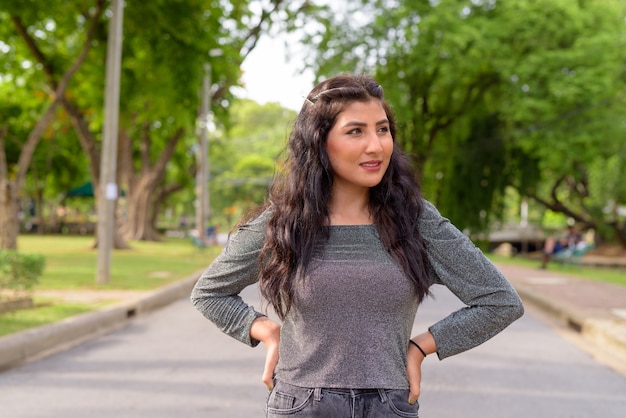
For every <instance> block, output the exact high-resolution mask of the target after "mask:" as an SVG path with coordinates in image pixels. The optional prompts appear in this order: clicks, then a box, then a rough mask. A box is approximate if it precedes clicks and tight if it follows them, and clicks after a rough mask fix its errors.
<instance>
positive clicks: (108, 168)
mask: <svg viewBox="0 0 626 418" xmlns="http://www.w3.org/2000/svg"><path fill="white" fill-rule="evenodd" d="M111 10H112V12H113V14H112V16H111V21H110V24H109V39H108V45H107V48H108V49H107V62H106V87H105V101H104V129H103V138H102V155H101V157H100V184H99V190H98V191H94V192H97V193H99V195H98V198H99V201H98V230H97V239H98V265H97V271H96V283H100V284H104V283H108V282H109V276H110V270H111V248H112V247H113V230H114V228H115V222H114V220H115V213H114V211H115V201H116V200H117V183H116V179H115V177H116V172H117V125H118V119H119V102H120V68H121V62H122V20H123V19H122V18H123V13H124V0H112V2H111Z"/></svg>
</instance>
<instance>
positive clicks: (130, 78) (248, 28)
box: [2, 0, 310, 248]
mask: <svg viewBox="0 0 626 418" xmlns="http://www.w3.org/2000/svg"><path fill="white" fill-rule="evenodd" d="M104 6H105V2H104V0H91V1H90V0H80V1H77V2H73V3H72V4H71V5H68V4H66V3H65V2H59V1H52V2H47V3H46V4H45V7H44V5H42V4H41V3H38V2H26V3H25V2H17V1H11V2H9V4H8V6H7V7H6V11H5V12H4V13H3V15H2V16H3V17H4V18H5V19H8V17H9V16H10V19H11V22H12V26H11V27H12V29H13V30H12V31H7V33H8V34H10V36H11V39H12V41H15V42H11V47H10V48H11V49H12V50H13V49H15V50H16V51H17V50H19V53H20V54H21V56H24V57H26V56H27V55H29V56H28V59H29V60H30V61H31V62H34V63H36V65H33V67H32V72H33V74H35V76H37V77H39V80H40V82H41V81H43V82H44V83H45V84H44V85H45V88H49V89H54V88H55V87H56V86H58V85H60V84H59V80H61V79H62V73H61V72H60V70H61V69H62V68H63V67H64V66H65V65H68V64H67V63H68V62H69V60H70V59H71V57H72V56H73V55H72V54H75V53H76V51H77V50H79V49H80V46H81V45H82V44H81V41H82V39H86V37H81V34H84V33H85V32H86V31H87V27H88V25H87V24H86V22H88V21H93V22H94V25H93V37H92V38H91V39H92V41H90V42H89V43H88V44H86V45H89V46H91V47H92V49H93V50H94V52H93V53H92V54H90V56H89V60H87V61H86V62H85V64H84V65H83V67H82V69H81V71H80V72H79V73H77V74H76V75H75V77H74V80H73V83H72V84H71V85H70V86H69V88H68V92H67V93H66V94H64V95H59V96H58V100H59V101H58V103H57V104H56V105H55V106H58V105H59V104H60V105H62V107H63V109H64V111H65V112H66V114H67V115H68V117H69V118H70V120H71V123H72V125H73V127H74V130H75V132H76V135H77V137H78V139H79V142H80V144H81V147H82V149H83V153H84V156H85V157H86V159H87V161H88V163H89V164H88V165H89V168H90V175H91V178H92V183H93V186H94V188H95V189H97V187H98V184H99V162H100V158H99V152H100V151H99V146H100V137H101V128H102V116H101V115H102V103H103V87H102V86H103V80H104V74H103V70H104V68H103V67H104V66H103V62H104V57H105V51H106V39H107V37H106V26H107V25H106V19H99V20H98V19H92V20H88V19H87V18H88V17H93V16H95V12H94V10H102V8H103V7H104ZM309 8H310V6H309V5H308V3H307V2H306V1H302V2H289V3H288V2H284V1H282V0H272V1H269V2H264V1H263V2H261V1H247V0H237V1H235V0H233V1H229V2H220V3H219V4H216V3H214V2H212V1H208V0H186V1H181V2H149V3H145V2H144V3H141V4H139V3H136V2H131V3H127V5H126V12H125V19H124V21H125V40H124V57H125V59H124V62H123V79H122V109H121V114H120V135H119V137H120V141H121V144H120V147H118V148H119V149H121V150H125V152H126V154H124V155H123V156H122V157H123V158H124V161H122V163H121V164H119V165H118V166H119V167H121V170H120V182H121V183H122V187H125V188H126V190H127V215H128V217H127V218H126V224H125V225H124V228H123V232H124V236H125V237H126V238H127V239H128V238H132V239H155V238H156V237H157V235H156V233H155V229H154V222H155V219H156V217H157V214H158V212H157V210H158V207H159V204H160V202H162V201H163V200H164V199H166V198H167V196H168V194H171V193H173V192H174V191H177V190H180V189H181V188H183V187H186V186H188V185H189V184H190V178H189V177H184V176H178V177H177V179H176V180H177V181H179V182H175V183H172V184H170V183H168V180H167V178H168V173H172V172H173V173H176V174H181V173H187V174H191V175H193V173H190V172H188V171H185V170H178V169H176V168H171V167H169V166H170V162H171V161H172V159H175V160H176V161H177V162H178V163H182V164H184V165H185V166H186V167H191V168H193V167H194V163H193V161H191V162H190V161H189V160H190V159H192V156H191V155H190V154H189V153H188V150H189V149H190V148H191V146H192V144H193V142H194V141H195V135H194V134H195V133H194V130H195V125H196V117H197V112H196V109H198V107H199V106H198V86H200V84H201V83H200V80H201V77H202V68H203V66H204V64H205V63H206V62H207V61H208V60H212V61H211V63H212V69H213V79H214V80H215V83H214V91H213V96H214V99H215V100H214V106H213V111H214V113H215V114H216V115H217V116H218V118H219V119H220V120H222V121H223V120H224V117H225V115H226V113H227V109H228V106H229V103H230V100H231V94H230V88H231V87H232V86H235V85H237V83H238V82H239V77H240V68H239V67H240V64H241V62H242V60H243V59H244V58H245V56H246V55H247V54H248V53H249V52H250V51H251V50H252V49H253V48H254V47H255V45H256V42H257V40H258V38H259V36H261V34H263V33H265V32H266V31H267V30H268V29H269V28H270V26H271V24H272V22H273V21H275V20H283V21H285V22H288V21H291V20H293V19H296V18H299V16H300V15H301V14H302V13H304V11H307V10H308V9H309ZM60 10H62V13H60V12H59V11H60ZM147 20H149V21H150V22H151V24H150V25H146V24H145V22H146V21H147ZM17 38H21V41H20V42H18V39H17ZM215 48H220V49H221V51H222V56H221V57H220V58H219V59H215V58H211V57H210V55H209V54H208V53H209V51H210V50H211V49H215ZM13 64H14V67H15V72H17V65H15V63H13ZM39 85H41V84H39ZM21 88H27V89H33V88H34V85H33V84H24V85H23V86H21ZM181 144H183V146H181ZM174 155H177V157H176V158H174ZM191 178H193V177H191ZM181 180H182V182H180V181H181ZM96 203H97V202H96ZM153 209H157V210H153ZM123 246H125V242H124V240H123V239H122V235H120V234H116V247H118V248H119V247H123Z"/></svg>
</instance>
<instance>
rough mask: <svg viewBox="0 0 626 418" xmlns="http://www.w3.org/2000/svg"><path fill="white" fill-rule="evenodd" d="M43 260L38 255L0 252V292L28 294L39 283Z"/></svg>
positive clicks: (8, 251) (10, 251)
mask: <svg viewBox="0 0 626 418" xmlns="http://www.w3.org/2000/svg"><path fill="white" fill-rule="evenodd" d="M44 266H45V258H44V257H43V256H42V255H40V254H20V253H18V252H17V251H13V250H0V290H10V291H13V292H15V293H22V292H28V291H29V290H31V289H32V288H33V287H35V285H37V284H38V283H39V277H40V276H41V275H42V274H43V269H44Z"/></svg>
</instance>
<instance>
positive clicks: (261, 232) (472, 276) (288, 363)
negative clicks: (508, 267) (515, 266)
mask: <svg viewBox="0 0 626 418" xmlns="http://www.w3.org/2000/svg"><path fill="white" fill-rule="evenodd" d="M267 219H268V213H267V212H266V213H264V214H262V215H261V216H260V217H258V218H257V219H255V220H253V221H251V222H250V223H248V224H246V225H244V226H242V227H240V228H239V230H238V232H237V233H236V234H235V235H234V236H232V237H231V239H230V240H229V242H228V244H227V246H226V247H225V248H224V250H223V251H222V253H221V254H220V255H219V256H218V257H217V258H216V259H215V261H214V262H213V263H212V264H211V265H210V266H209V267H208V268H207V270H206V271H205V272H204V273H203V274H202V275H201V277H200V279H199V280H198V282H197V284H196V286H195V288H194V290H193V292H192V295H191V298H192V301H193V303H194V305H195V306H196V307H197V308H198V309H199V310H200V311H201V312H202V313H203V314H204V315H205V316H206V317H207V318H209V319H210V320H211V321H213V322H214V323H215V324H216V325H217V326H218V327H219V328H220V329H221V330H222V331H223V332H225V333H226V334H228V335H230V336H232V337H234V338H236V339H237V340H239V341H242V342H244V343H246V344H248V345H251V346H255V345H257V344H258V341H255V340H252V339H251V337H250V326H251V324H252V321H254V319H255V318H256V317H258V316H260V315H262V314H261V313H259V312H256V311H255V310H254V309H253V308H252V307H250V306H248V305H247V304H246V303H245V302H244V301H243V300H242V299H241V298H240V297H239V293H240V292H241V290H243V289H244V288H245V287H247V286H249V285H251V284H254V283H255V282H256V281H257V280H258V273H259V259H258V256H259V253H260V250H261V247H262V246H263V243H264V240H265V232H266V230H265V227H266V222H267ZM420 232H421V233H422V235H423V236H424V239H425V240H426V246H427V254H428V258H429V261H430V264H431V269H430V275H431V279H432V282H433V283H439V284H442V285H445V286H447V287H448V288H449V289H450V290H451V291H452V292H453V293H454V294H455V295H456V296H457V297H459V299H460V300H461V301H463V302H464V303H465V304H466V305H467V307H465V308H462V309H461V310H459V311H457V312H453V313H451V314H450V315H449V316H447V317H446V318H444V319H443V320H441V321H439V322H437V323H435V324H433V325H432V326H431V327H430V328H429V330H430V332H431V333H432V334H433V337H434V338H435V342H436V344H437V355H438V356H439V358H440V359H444V358H446V357H449V356H451V355H453V354H457V353H460V352H462V351H465V350H468V349H470V348H472V347H475V346H477V345H479V344H481V343H483V342H484V341H486V340H487V339H489V338H491V337H492V336H494V335H495V334H497V333H498V332H500V331H501V330H502V329H504V328H505V327H506V326H508V325H509V324H510V323H511V322H513V321H514V320H515V319H517V318H519V317H520V316H521V315H522V313H523V307H522V304H521V301H520V299H519V296H518V295H517V293H516V292H515V290H514V289H513V288H512V286H511V285H510V284H509V282H508V281H507V280H506V279H505V278H504V276H503V275H502V274H501V273H500V272H499V271H498V270H497V269H496V268H495V266H493V264H492V263H491V262H490V261H489V260H488V259H487V258H486V257H484V255H483V254H482V253H481V252H480V250H478V249H477V248H476V247H475V246H474V245H473V243H472V242H471V241H470V240H469V239H468V238H467V237H465V236H464V235H463V234H462V233H461V232H460V231H459V230H458V229H456V228H455V227H454V226H453V225H452V224H450V222H448V220H447V219H445V218H443V217H442V216H441V215H440V214H439V212H438V211H437V210H436V208H435V207H434V206H432V205H431V204H430V203H428V202H426V201H425V209H424V213H423V215H422V217H421V219H420ZM416 311H417V300H416V299H415V295H414V292H413V289H412V285H411V283H410V281H409V279H408V278H407V277H406V276H405V274H404V272H403V271H402V268H401V267H400V266H399V265H397V263H396V262H395V261H394V260H393V259H392V258H391V256H390V255H389V254H388V253H387V251H386V250H385V248H384V247H383V245H382V243H381V241H380V239H379V237H378V233H377V231H376V228H375V226H373V225H360V226H332V227H330V239H329V240H328V241H325V242H318V243H317V244H316V247H315V252H314V258H313V260H312V263H311V266H310V268H309V269H308V272H307V275H306V276H305V277H304V279H303V280H302V281H299V282H297V283H296V286H295V291H294V299H293V304H292V308H291V310H290V312H289V314H288V315H287V317H286V318H285V321H284V323H283V324H282V329H281V340H280V347H279V356H280V360H279V364H278V366H277V369H276V377H277V379H279V380H282V381H284V382H287V383H290V384H293V385H297V386H306V387H343V388H386V389H406V388H408V379H407V376H406V351H407V348H408V340H409V338H410V337H411V335H410V332H411V327H412V323H413V320H414V318H415V314H416Z"/></svg>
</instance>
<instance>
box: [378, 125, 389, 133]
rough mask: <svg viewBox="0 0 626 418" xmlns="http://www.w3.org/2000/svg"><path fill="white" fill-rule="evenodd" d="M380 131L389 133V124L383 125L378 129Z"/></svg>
mask: <svg viewBox="0 0 626 418" xmlns="http://www.w3.org/2000/svg"><path fill="white" fill-rule="evenodd" d="M378 132H380V133H387V132H389V126H381V127H380V129H378Z"/></svg>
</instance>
